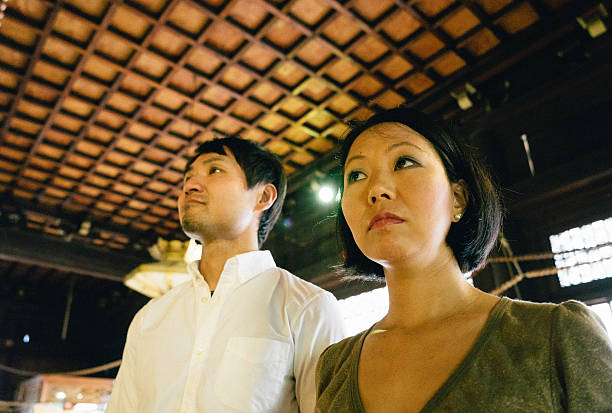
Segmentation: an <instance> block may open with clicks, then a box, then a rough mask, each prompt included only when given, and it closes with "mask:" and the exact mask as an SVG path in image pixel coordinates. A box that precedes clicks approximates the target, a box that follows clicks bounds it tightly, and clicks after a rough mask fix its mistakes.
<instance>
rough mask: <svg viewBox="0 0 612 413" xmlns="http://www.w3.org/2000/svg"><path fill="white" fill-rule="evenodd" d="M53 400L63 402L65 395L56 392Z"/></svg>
mask: <svg viewBox="0 0 612 413" xmlns="http://www.w3.org/2000/svg"><path fill="white" fill-rule="evenodd" d="M55 398H56V399H58V400H64V399H65V398H66V393H64V392H63V391H58V392H57V393H55Z"/></svg>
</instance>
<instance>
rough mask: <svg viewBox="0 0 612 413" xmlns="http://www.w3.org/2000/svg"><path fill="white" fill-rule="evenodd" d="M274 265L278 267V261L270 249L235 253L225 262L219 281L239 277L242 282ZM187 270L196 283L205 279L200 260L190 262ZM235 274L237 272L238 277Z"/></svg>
mask: <svg viewBox="0 0 612 413" xmlns="http://www.w3.org/2000/svg"><path fill="white" fill-rule="evenodd" d="M274 267H276V263H275V262H274V258H272V254H271V253H270V251H267V250H265V251H251V252H245V253H244V254H238V255H235V256H233V257H232V258H230V259H228V260H227V261H226V262H225V266H224V267H223V271H222V272H221V278H220V280H219V282H222V281H224V280H225V279H227V278H237V279H238V281H239V282H240V283H241V284H242V283H245V282H247V281H249V280H250V279H251V278H253V277H255V276H257V275H259V274H261V273H262V272H264V271H266V270H269V269H270V268H274ZM187 272H188V273H189V275H190V276H191V281H192V283H194V284H195V282H196V281H197V280H198V279H199V280H204V278H203V277H202V274H200V260H197V261H192V262H190V263H188V264H187ZM235 274H237V277H236V275H235Z"/></svg>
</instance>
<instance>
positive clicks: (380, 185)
mask: <svg viewBox="0 0 612 413" xmlns="http://www.w3.org/2000/svg"><path fill="white" fill-rule="evenodd" d="M393 197H394V191H393V189H392V185H391V184H390V182H388V180H387V179H385V178H384V177H376V179H375V180H373V181H372V184H371V185H370V190H369V192H368V203H369V204H370V205H374V204H376V202H379V201H380V200H381V199H383V198H385V199H387V200H389V201H390V200H391V199H393Z"/></svg>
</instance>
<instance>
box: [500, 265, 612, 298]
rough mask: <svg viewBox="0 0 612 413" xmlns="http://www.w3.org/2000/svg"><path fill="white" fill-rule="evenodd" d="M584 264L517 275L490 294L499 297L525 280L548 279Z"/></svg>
mask: <svg viewBox="0 0 612 413" xmlns="http://www.w3.org/2000/svg"><path fill="white" fill-rule="evenodd" d="M607 260H609V258H602V259H599V260H595V261H591V262H589V263H588V264H595V263H597V262H603V261H607ZM584 264H585V263H578V264H574V265H570V266H567V267H561V268H557V267H550V268H544V269H541V270H533V271H527V272H525V273H523V274H517V275H516V276H514V277H513V278H511V279H510V280H508V281H506V282H505V283H502V284H501V285H500V286H499V287H497V288H496V289H494V290H492V291H489V292H490V293H491V294H495V295H497V294H500V293H503V292H504V291H506V290H507V289H508V288H510V287H512V286H513V285H516V284H518V283H519V282H521V281H522V280H523V279H524V278H538V277H546V276H548V275H554V274H556V273H558V272H559V271H563V270H569V269H571V268H574V267H578V266H580V265H584Z"/></svg>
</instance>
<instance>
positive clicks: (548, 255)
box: [487, 242, 612, 264]
mask: <svg viewBox="0 0 612 413" xmlns="http://www.w3.org/2000/svg"><path fill="white" fill-rule="evenodd" d="M609 246H612V242H606V243H604V244H599V245H596V246H594V247H589V248H578V249H575V250H567V251H559V252H540V253H534V254H525V255H515V256H513V257H491V258H489V259H488V260H487V264H489V263H492V262H494V263H498V262H509V261H514V260H516V261H537V260H547V259H552V258H554V257H555V255H560V254H570V253H576V252H589V251H593V250H597V249H599V248H603V247H609Z"/></svg>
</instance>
